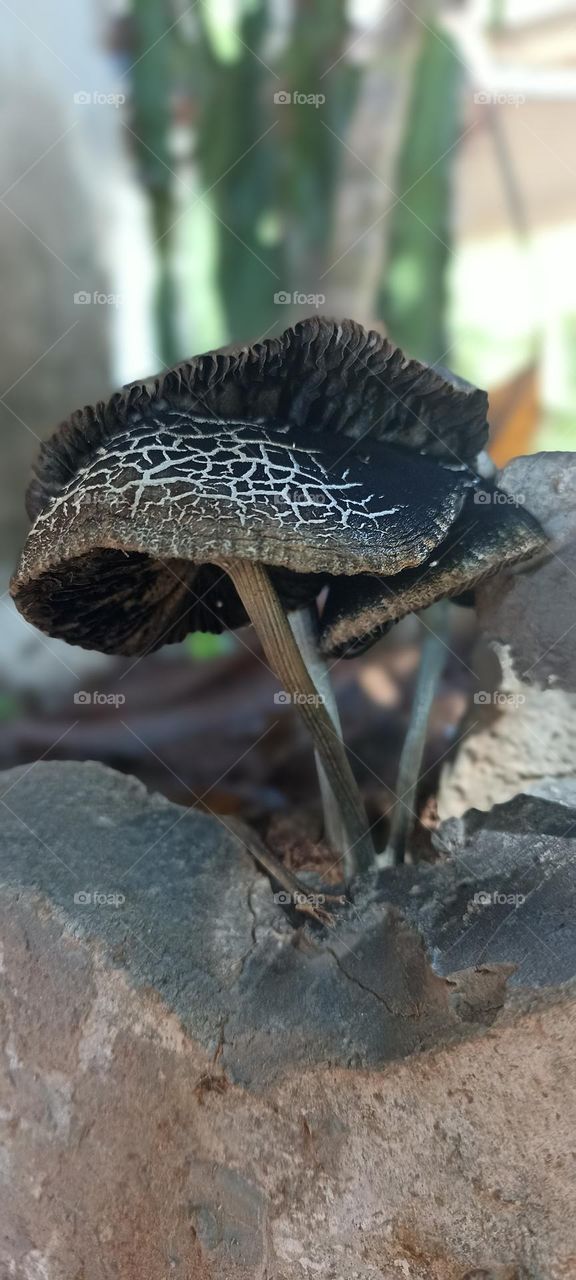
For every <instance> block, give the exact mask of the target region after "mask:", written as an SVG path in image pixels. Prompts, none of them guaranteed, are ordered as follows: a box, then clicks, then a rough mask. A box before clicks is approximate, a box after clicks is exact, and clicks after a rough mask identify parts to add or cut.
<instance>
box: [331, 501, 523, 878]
mask: <svg viewBox="0 0 576 1280" xmlns="http://www.w3.org/2000/svg"><path fill="white" fill-rule="evenodd" d="M547 546H548V539H547V537H546V534H545V533H544V530H543V529H542V528H541V526H540V525H539V523H538V521H537V520H536V519H535V517H534V516H532V515H531V514H530V512H529V511H527V510H526V509H525V507H524V506H521V505H518V504H516V503H515V502H514V501H513V500H512V499H510V498H509V496H508V495H507V494H505V493H504V492H503V491H502V490H499V489H498V488H497V487H496V486H495V485H493V484H484V485H483V487H482V488H480V489H477V490H476V491H475V492H474V493H473V495H471V496H470V495H469V496H468V497H467V498H466V500H465V503H464V507H463V509H462V512H461V514H460V515H459V517H458V519H457V520H456V521H455V522H454V524H453V525H452V528H451V529H450V531H449V533H448V535H447V537H446V538H445V540H444V542H443V543H441V544H440V546H438V547H436V548H435V550H434V551H433V553H432V555H431V556H430V557H429V558H428V560H426V561H425V562H424V563H423V564H421V565H419V566H418V567H417V568H410V569H403V570H402V571H401V572H400V573H398V574H394V575H392V576H389V575H365V574H359V575H357V576H356V577H355V578H349V579H343V578H338V579H336V581H335V582H334V584H333V585H332V586H331V588H330V590H329V592H328V597H327V601H326V606H325V609H324V612H323V614H322V621H321V627H320V641H319V643H320V648H321V650H322V652H323V654H324V655H325V656H326V657H327V658H335V657H353V656H355V655H356V654H359V653H363V652H364V651H365V650H366V649H368V648H370V646H371V645H372V644H374V642H375V641H376V640H378V639H380V637H381V636H383V635H385V634H386V632H387V631H389V629H390V628H391V627H392V626H393V625H394V623H395V622H398V621H399V620H400V618H403V617H405V616H406V614H408V613H416V612H418V611H420V610H422V609H426V608H428V609H429V612H428V615H427V622H426V630H427V634H426V636H425V638H424V642H423V646H422V655H421V662H420V669H419V671H418V677H417V681H416V688H415V691H414V703H413V712H412V716H411V719H410V723H409V726H408V730H407V733H406V739H405V742H404V746H403V749H402V754H401V757H400V764H399V768H398V780H397V786H396V798H397V802H396V805H395V807H394V810H393V814H392V820H391V825H390V834H389V838H388V846H387V854H388V860H389V861H391V862H401V861H403V858H404V853H405V849H406V844H407V841H408V838H409V835H410V832H411V829H412V824H413V820H414V817H415V814H414V810H413V807H412V799H413V796H414V793H415V790H416V786H417V783H418V779H419V775H420V767H421V764H422V757H423V753H424V745H425V740H426V729H427V724H428V717H429V714H430V710H431V707H432V702H433V699H434V694H435V691H436V686H437V683H438V680H439V678H440V675H441V672H442V668H443V665H444V654H445V652H446V649H447V648H448V645H447V638H448V633H449V623H448V615H447V612H446V600H447V599H453V600H454V601H455V603H458V604H464V605H473V604H474V588H475V587H477V586H479V584H480V583H481V582H484V581H485V580H486V579H487V578H489V577H491V576H493V575H494V574H496V573H498V572H499V571H500V570H502V569H504V568H506V567H510V566H511V565H514V564H519V563H520V562H522V561H524V560H528V559H530V560H531V561H532V560H533V559H534V557H536V556H538V555H539V554H540V553H542V552H544V551H545V550H546V548H547Z"/></svg>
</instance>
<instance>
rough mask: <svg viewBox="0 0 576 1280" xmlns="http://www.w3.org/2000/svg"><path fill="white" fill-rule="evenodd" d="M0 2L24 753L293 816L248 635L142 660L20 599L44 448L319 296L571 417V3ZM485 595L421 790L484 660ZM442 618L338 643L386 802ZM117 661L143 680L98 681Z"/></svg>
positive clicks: (547, 419)
mask: <svg viewBox="0 0 576 1280" xmlns="http://www.w3.org/2000/svg"><path fill="white" fill-rule="evenodd" d="M0 24H1V29H2V39H1V41H0V49H1V52H0V63H1V69H2V76H1V80H0V86H1V87H0V114H1V123H2V136H3V140H4V145H3V149H2V156H1V159H0V279H1V289H2V299H3V311H4V324H3V342H2V346H1V349H0V430H1V433H2V468H1V472H0V500H1V501H0V524H1V534H2V540H1V544H0V545H1V551H0V561H1V575H2V581H1V583H0V589H1V592H3V593H4V594H3V595H2V599H1V600H0V616H1V620H2V630H1V632H0V635H1V636H2V641H1V656H0V765H1V766H2V767H8V766H10V765H13V764H18V763H24V762H28V761H29V762H33V761H34V760H36V759H39V758H75V759H85V758H96V759H101V760H103V761H105V762H106V763H109V764H112V765H114V766H115V767H118V768H121V769H126V770H130V771H133V772H135V773H137V774H138V775H139V776H140V777H142V778H144V780H145V781H147V782H149V783H150V784H152V785H155V786H158V787H159V788H160V789H161V790H163V791H164V792H165V793H166V794H168V795H170V796H172V797H173V798H175V799H178V800H180V801H181V802H183V803H201V804H203V805H204V807H208V808H211V809H213V810H215V811H216V812H230V811H233V812H242V813H243V814H245V815H246V816H248V817H253V818H254V820H257V821H260V822H261V824H262V825H263V826H265V825H266V822H267V821H269V822H274V823H276V824H280V825H281V823H282V820H283V818H282V815H283V814H286V813H288V812H290V813H292V810H291V809H290V805H292V806H295V805H296V806H297V807H298V810H299V812H301V811H302V806H304V808H306V806H307V805H311V804H313V803H314V799H313V797H314V796H315V783H314V779H313V771H312V767H311V757H310V756H309V755H308V749H307V747H306V746H305V745H304V743H303V738H302V737H301V734H300V729H299V727H298V725H297V724H296V723H295V721H294V717H293V714H292V712H291V710H290V709H289V708H288V709H285V708H279V707H277V706H274V704H273V699H272V693H273V689H274V682H273V680H272V677H271V676H270V675H269V673H268V671H267V670H266V669H265V668H264V667H262V665H261V664H260V663H259V662H258V659H257V658H254V657H253V656H252V653H251V651H250V650H251V646H252V641H251V640H250V638H249V636H248V637H246V636H243V637H241V638H240V639H236V640H233V639H232V638H225V639H224V640H214V639H212V638H208V637H200V636H192V637H189V639H188V640H187V642H186V643H185V645H183V646H179V647H178V648H177V649H175V650H173V651H168V650H166V651H164V653H161V654H159V655H156V656H154V657H150V658H146V659H144V660H141V661H140V662H138V663H132V664H130V663H128V662H126V661H118V662H114V661H112V660H109V659H103V658H100V657H98V656H97V655H91V654H88V653H83V652H80V651H75V650H69V649H67V647H66V646H64V645H62V644H59V643H52V642H50V641H47V640H46V638H45V637H40V636H38V635H37V634H36V633H34V632H33V631H32V630H31V629H30V628H29V627H27V626H26V624H25V623H24V622H23V621H22V619H21V618H20V617H19V616H18V615H17V614H16V613H15V611H14V610H13V608H12V606H11V604H10V601H9V599H8V597H7V594H6V588H7V582H8V577H9V574H10V572H11V570H12V568H13V564H14V560H15V557H16V556H17V553H18V550H19V547H20V545H21V543H22V540H23V538H24V536H25V533H26V527H27V526H26V518H25V515H24V505H23V496H24V490H25V486H26V482H27V475H28V471H29V467H30V464H31V461H32V458H33V456H34V454H35V452H36V450H37V448H38V443H39V440H40V439H41V438H43V437H44V436H45V435H46V434H47V433H48V431H49V430H50V429H51V428H52V427H53V426H54V425H55V424H56V423H57V422H58V421H59V420H60V419H61V418H62V417H63V416H65V415H67V414H68V413H69V412H70V411H71V410H72V409H73V408H75V407H77V406H79V405H82V404H84V403H86V402H88V401H91V400H93V399H96V398H98V397H101V396H106V395H107V394H108V393H109V392H110V390H111V389H113V388H114V387H115V386H117V385H118V384H120V383H123V382H126V381H129V380H131V379H134V378H137V377H138V376H140V375H147V374H150V373H152V372H156V371H159V370H161V369H162V368H163V367H167V366H169V365H170V364H173V363H174V362H176V361H178V360H179V359H182V358H185V357H187V356H189V355H191V354H193V353H195V352H198V351H202V350H206V349H208V348H210V347H214V346H220V345H222V344H224V343H227V342H231V341H238V340H242V341H252V340H257V339H259V338H262V337H265V336H268V335H274V334H277V333H279V332H281V331H282V329H284V328H285V327H287V326H288V325H289V324H291V323H293V322H294V320H296V319H298V318H300V317H302V316H305V315H309V314H311V313H314V312H315V311H318V312H323V313H326V314H329V315H340V316H342V315H348V316H352V317H354V318H355V319H357V320H359V321H361V322H362V323H363V324H365V325H372V326H376V327H379V328H384V329H386V330H387V331H388V333H389V334H390V336H391V337H392V338H393V339H394V340H395V341H396V342H397V343H399V344H400V345H401V346H403V347H404V348H405V349H406V350H407V351H408V352H410V353H411V354H413V355H416V356H418V357H420V358H421V359H424V360H427V361H431V362H439V363H441V364H445V365H448V366H449V367H450V368H452V369H453V370H455V371H456V372H457V373H460V374H462V375H464V376H465V377H467V378H469V379H470V380H472V381H473V382H476V383H478V384H480V385H481V386H484V387H487V388H488V389H489V390H490V396H491V406H492V407H491V430H492V444H491V448H492V453H493V456H494V458H495V460H496V462H497V463H498V464H499V465H500V464H502V463H503V462H505V461H506V460H507V459H508V458H509V457H512V456H514V455H515V454H518V453H526V452H529V451H531V450H534V449H557V448H568V449H572V448H574V447H575V444H576V433H575V430H574V425H573V424H574V421H575V418H576V160H575V158H574V147H573V139H574V136H575V135H576V9H575V8H574V6H573V4H570V3H567V2H566V0H468V2H464V3H459V4H458V3H454V4H447V3H433V2H432V0H429V2H427V3H424V2H423V0H410V3H408V2H407V0H390V2H388V0H193V2H192V3H188V2H187V0H58V4H57V5H51V6H47V5H46V4H45V3H44V0H11V3H8V0H0ZM463 619H464V615H463V614H462V615H460V622H459V624H458V627H457V628H456V631H457V634H456V636H455V639H454V642H453V646H452V649H451V653H450V655H449V656H448V663H447V669H446V673H445V678H444V681H443V685H442V688H441V690H440V695H439V698H438V701H437V706H436V710H435V713H434V717H433V722H432V726H431V739H430V743H429V756H428V761H427V777H428V783H427V785H426V787H424V789H423V793H422V797H421V806H422V809H423V812H424V811H425V809H426V805H427V804H428V803H429V802H430V800H431V799H433V794H434V787H435V785H436V784H435V779H436V778H437V766H438V761H439V760H440V759H441V758H442V757H443V756H444V755H445V754H446V751H447V749H449V746H450V742H451V741H452V740H453V738H454V735H455V733H456V726H457V725H458V722H459V719H460V717H461V715H462V712H463V708H464V707H465V705H466V698H467V695H468V693H469V689H470V682H471V678H472V672H471V667H470V659H469V655H470V653H471V651H472V647H473V643H474V639H475V636H474V622H473V617H472V615H471V614H466V618H465V620H463ZM418 644H419V633H418V629H417V624H416V623H415V622H414V620H413V623H412V624H411V623H408V624H407V626H406V627H403V628H397V629H396V632H395V633H394V636H393V637H392V638H389V639H388V640H387V641H386V642H384V643H383V644H382V645H381V646H378V647H377V648H376V649H374V650H372V651H371V654H370V655H369V657H368V658H367V659H365V660H362V661H359V662H356V661H353V662H350V663H343V664H339V667H338V669H337V671H336V672H335V678H336V683H337V686H338V689H339V694H340V697H341V701H342V709H343V716H344V727H345V732H346V734H347V735H348V737H349V741H350V743H351V746H352V749H353V752H354V753H355V758H356V759H357V762H358V772H359V775H360V776H361V779H362V782H363V784H364V787H365V790H366V791H367V793H368V798H369V803H370V804H371V805H372V811H373V812H375V813H376V815H377V816H378V815H379V814H382V819H383V821H384V822H385V820H386V814H387V812H388V809H389V799H390V797H389V790H388V788H389V785H390V783H391V782H392V781H393V778H394V772H395V767H396V762H397V756H398V750H399V744H400V743H401V741H402V736H403V733H404V729H405V724H406V716H407V713H408V710H409V706H410V697H411V689H412V685H413V678H414V672H415V670H416V667H417V663H418ZM98 690H100V691H103V692H104V693H106V692H110V691H112V692H114V691H115V692H116V694H118V693H119V691H121V693H122V697H123V698H124V702H119V701H118V700H117V701H116V703H113V702H103V701H102V700H100V702H98V701H97V699H96V698H94V696H92V697H91V699H90V700H89V701H86V700H85V701H84V703H83V704H80V703H79V702H74V696H75V695H77V694H78V692H82V691H89V692H91V693H92V695H93V694H94V693H95V692H96V691H98ZM272 815H274V816H272Z"/></svg>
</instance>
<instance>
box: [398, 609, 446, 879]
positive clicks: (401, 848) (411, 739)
mask: <svg viewBox="0 0 576 1280" xmlns="http://www.w3.org/2000/svg"><path fill="white" fill-rule="evenodd" d="M448 610H449V604H448V601H447V600H442V601H441V602H440V603H439V604H436V605H432V607H431V608H430V609H429V610H428V612H427V617H428V620H429V623H430V628H429V630H428V632H427V634H426V636H425V638H424V642H423V644H422V652H421V656H420V668H419V671H418V679H417V681H416V688H415V690H414V701H413V703H412V713H411V716H410V723H409V725H408V730H407V733H406V737H405V739H404V745H403V747H402V752H401V754H400V763H399V766H398V776H397V782H396V805H395V807H394V811H393V814H392V821H391V824H390V835H389V837H388V844H387V846H386V854H385V857H386V861H388V862H389V863H392V864H393V865H394V864H397V863H400V862H404V855H405V852H406V846H407V844H408V840H409V838H410V835H411V833H412V828H413V826H414V821H415V818H416V813H415V811H414V808H413V805H414V802H415V799H416V789H417V786H418V782H419V779H420V770H421V767H422V758H423V755H424V747H425V745H426V732H427V728H428V720H429V717H430V711H431V709H432V703H433V702H434V698H435V696H436V690H437V687H438V681H439V679H440V676H441V674H442V669H443V667H444V663H445V660H446V643H445V636H446V633H447V630H448Z"/></svg>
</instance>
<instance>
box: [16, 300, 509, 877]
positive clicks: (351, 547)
mask: <svg viewBox="0 0 576 1280" xmlns="http://www.w3.org/2000/svg"><path fill="white" fill-rule="evenodd" d="M485 435H486V402H485V396H484V395H483V393H482V392H479V391H475V390H473V389H472V390H471V389H469V388H462V387H460V386H456V385H455V384H453V383H451V382H450V381H448V380H447V379H445V378H444V377H442V376H441V375H440V374H438V373H436V372H435V371H434V370H431V369H428V368H426V367H425V366H423V365H420V364H418V363H417V362H415V361H410V360H407V359H406V357H405V356H404V355H403V354H402V352H401V351H399V350H398V349H397V348H394V347H393V346H391V344H390V343H389V342H388V341H387V340H386V339H385V338H382V337H381V336H380V335H379V334H376V333H367V332H366V331H364V330H363V329H362V328H361V327H360V326H359V325H356V324H355V323H354V322H352V321H344V322H342V323H336V322H334V321H329V320H325V319H322V318H314V319H312V320H308V321H304V322H302V323H301V324H299V325H297V326H296V327H295V328H293V329H289V330H287V331H286V333H284V334H283V335H282V336H281V337H280V338H278V339H269V340H267V341H265V342H261V343H258V344H256V345H254V346H251V347H245V348H241V349H236V350H235V351H232V352H223V353H220V352H209V353H208V354H206V355H201V356H198V357H196V358H194V359H192V360H190V361H188V362H186V363H184V364H181V365H179V366H177V367H176V368H175V369H172V370H169V371H168V372H167V373H165V374H163V375H161V376H158V377H156V378H152V379H150V380H147V381H144V382H137V383H133V384H131V385H130V386H128V387H126V388H124V389H123V390H122V391H120V392H118V393H116V394H115V395H114V396H112V398H111V399H110V400H109V401H108V403H99V404H97V405H96V406H94V407H88V408H85V409H83V410H80V411H78V412H76V413H75V414H73V415H72V417H71V418H70V419H68V420H67V421H66V422H64V423H63V424H62V425H61V426H60V428H59V429H58V430H57V431H56V433H55V435H54V436H53V437H52V439H51V440H49V441H48V443H47V444H45V445H44V446H43V448H42V451H41V455H40V460H39V463H38V465H37V469H36V475H35V479H34V480H33V482H32V484H31V486H30V489H29V492H28V509H29V513H30V515H31V516H32V517H33V518H34V524H33V527H32V529H31V531H30V533H29V536H28V540H27V543H26V546H25V549H24V552H23V554H22V558H21V561H20V564H19V567H18V570H17V572H16V574H15V576H14V578H13V581H12V593H13V596H14V600H15V602H16V605H17V607H18V608H19V609H20V611H21V612H22V613H23V614H24V616H25V617H26V618H27V619H28V620H29V621H30V622H32V623H34V624H35V625H36V626H38V627H39V628H40V629H41V630H43V631H46V632H48V633H49V634H51V635H54V636H59V637H60V638H62V639H65V640H68V641H69V642H70V643H72V644H78V645H82V646H84V647H86V648H94V649H99V650H101V651H103V652H105V653H116V654H138V655H140V654H144V653H148V652H151V651H152V650H154V649H157V648H158V647H160V646H161V645H162V644H166V643H170V642H174V641H178V640H180V639H182V638H183V637H184V636H185V635H186V634H187V633H188V632H189V631H191V630H194V629H198V628H203V629H206V628H208V629H210V630H214V631H218V630H220V629H222V628H224V627H226V628H236V627H240V626H242V625H243V624H244V623H245V622H247V621H248V619H249V620H250V621H251V622H252V623H253V625H254V627H255V629H256V632H257V633H258V636H259V638H260V641H261V644H262V647H263V650H264V653H265V655H266V657H267V659H268V661H269V663H270V665H271V667H272V668H273V670H274V671H275V673H276V675H277V677H278V678H279V679H280V680H281V682H282V684H283V685H284V688H285V690H286V691H287V693H288V694H289V695H290V696H291V697H292V698H294V700H295V701H296V703H297V705H298V708H299V710H300V711H301V714H302V715H303V717H304V720H305V722H306V724H307V727H308V729H309V731H310V733H311V736H312V739H313V742H314V745H315V748H316V750H317V752H318V755H319V756H320V758H321V761H322V767H323V770H324V772H325V775H326V779H327V781H328V784H329V787H330V789H331V791H332V793H333V796H335V797H337V799H338V804H339V806H340V812H341V818H342V824H343V828H344V832H345V841H346V847H345V849H344V851H343V852H344V854H345V857H346V869H347V872H348V874H349V875H350V874H352V873H353V871H354V870H355V869H357V868H359V867H365V866H366V865H368V863H369V861H370V859H371V857H372V855H373V849H372V842H371V839H370V836H369V832H368V830H367V820H366V815H365V813H364V810H363V806H362V802H361V800H360V797H359V793H358V790H357V787H356V783H355V780H354V776H353V774H352V770H351V768H350V765H349V763H348V759H347V756H346V753H345V750H344V747H343V744H342V741H341V739H340V736H339V734H338V733H337V732H336V730H335V727H334V724H333V721H332V719H331V716H330V714H329V711H328V710H327V708H326V706H325V705H324V702H323V700H322V698H321V696H319V693H318V690H317V688H316V685H315V683H314V679H313V678H312V677H311V675H310V672H309V670H308V668H307V666H306V662H305V661H304V658H303V656H302V653H301V651H300V648H299V647H298V644H297V642H296V640H295V637H294V634H293V631H292V628H291V626H290V623H289V620H288V614H289V613H290V612H293V611H297V610H301V609H308V610H310V609H311V608H312V607H313V604H314V600H315V598H316V597H317V595H318V592H319V590H320V588H321V586H322V584H323V583H324V582H326V581H328V580H330V581H331V582H332V583H333V584H335V583H339V582H341V581H344V582H346V583H349V582H351V581H352V580H353V579H354V578H355V577H357V576H358V575H363V579H362V580H363V582H366V580H367V579H366V576H365V575H367V574H377V575H385V576H389V575H398V574H400V573H401V572H402V571H405V570H408V569H416V568H417V566H419V565H423V564H425V563H426V562H429V560H430V557H431V555H432V554H433V552H434V549H435V548H436V547H437V546H438V544H440V543H442V542H443V540H444V539H445V538H446V535H447V534H448V532H449V530H450V528H451V527H452V525H453V524H454V522H455V521H456V520H457V518H458V516H459V514H460V512H461V510H462V507H463V505H464V502H465V499H466V495H467V494H468V493H469V492H470V490H471V488H473V487H474V486H475V485H476V484H477V483H478V478H477V476H476V474H475V473H474V472H473V470H471V468H470V465H469V464H470V462H471V461H472V460H473V459H474V457H475V456H476V454H477V453H478V451H479V450H480V449H481V448H482V445H483V443H484V440H485ZM296 630H297V629H296ZM312 647H313V646H312ZM317 678H319V676H318V672H317Z"/></svg>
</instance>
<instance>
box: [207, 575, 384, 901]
mask: <svg viewBox="0 0 576 1280" xmlns="http://www.w3.org/2000/svg"><path fill="white" fill-rule="evenodd" d="M222 568H223V569H225V570H226V572H227V573H228V574H229V575H230V577H231V578H232V581H233V583H234V585H235V587H236V590H237V592H238V595H239V596H240V599H241V600H242V603H243V604H244V607H245V609H246V612H247V614H248V616H249V618H250V619H251V621H252V623H253V625H254V627H255V630H256V632H257V634H258V637H259V639H260V643H261V645H262V648H263V650H264V653H265V654H266V657H267V659H268V662H269V663H270V666H271V667H272V669H273V671H274V672H275V673H276V675H277V676H278V679H279V680H281V681H282V683H283V685H284V688H285V689H286V692H287V693H289V694H290V695H291V697H292V698H293V699H294V702H295V704H296V706H297V707H298V710H299V712H300V714H301V716H302V718H303V720H304V722H305V724H306V726H307V728H308V731H309V733H310V735H311V737H312V740H313V742H314V746H315V747H316V750H317V751H318V753H319V755H320V757H321V760H322V764H323V767H324V769H325V771H326V776H327V778H328V781H329V783H330V786H331V788H332V791H333V792H334V794H335V795H336V796H337V797H338V800H339V803H340V808H341V811H342V817H343V821H344V826H345V830H346V831H347V832H348V835H349V843H347V844H346V846H345V848H344V849H342V850H341V851H340V852H341V854H342V858H343V862H344V867H345V872H346V875H347V876H348V877H351V876H352V875H354V874H355V873H356V872H358V871H360V870H364V869H365V868H367V867H369V866H370V864H371V863H372V862H373V859H374V847H373V844H372V840H371V837H370V833H369V831H368V822H367V818H366V813H365V811H364V806H363V804H362V800H361V798H360V793H359V791H358V787H357V785H356V780H355V778H354V774H353V773H352V770H351V768H350V764H349V761H348V757H347V755H346V752H345V750H344V745H343V743H342V741H341V739H340V738H339V736H338V734H337V733H336V732H335V731H334V726H333V724H332V721H331V719H330V716H329V714H328V711H327V710H326V707H325V706H324V704H323V702H320V701H319V699H318V691H317V689H316V686H315V684H314V681H313V680H312V678H311V676H310V674H309V672H308V670H307V668H306V664H305V662H304V659H303V658H302V655H301V653H300V650H299V648H298V645H297V644H296V641H295V639H294V636H293V635H292V631H291V629H290V624H289V622H288V618H287V616H286V612H285V610H284V608H283V606H282V603H281V601H280V599H279V597H278V594H277V592H276V590H275V588H274V585H273V583H272V582H271V580H270V576H269V574H268V572H267V570H266V568H265V567H264V565H262V564H259V563H254V562H252V561H249V560H231V561H228V562H225V563H223V564H222Z"/></svg>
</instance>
